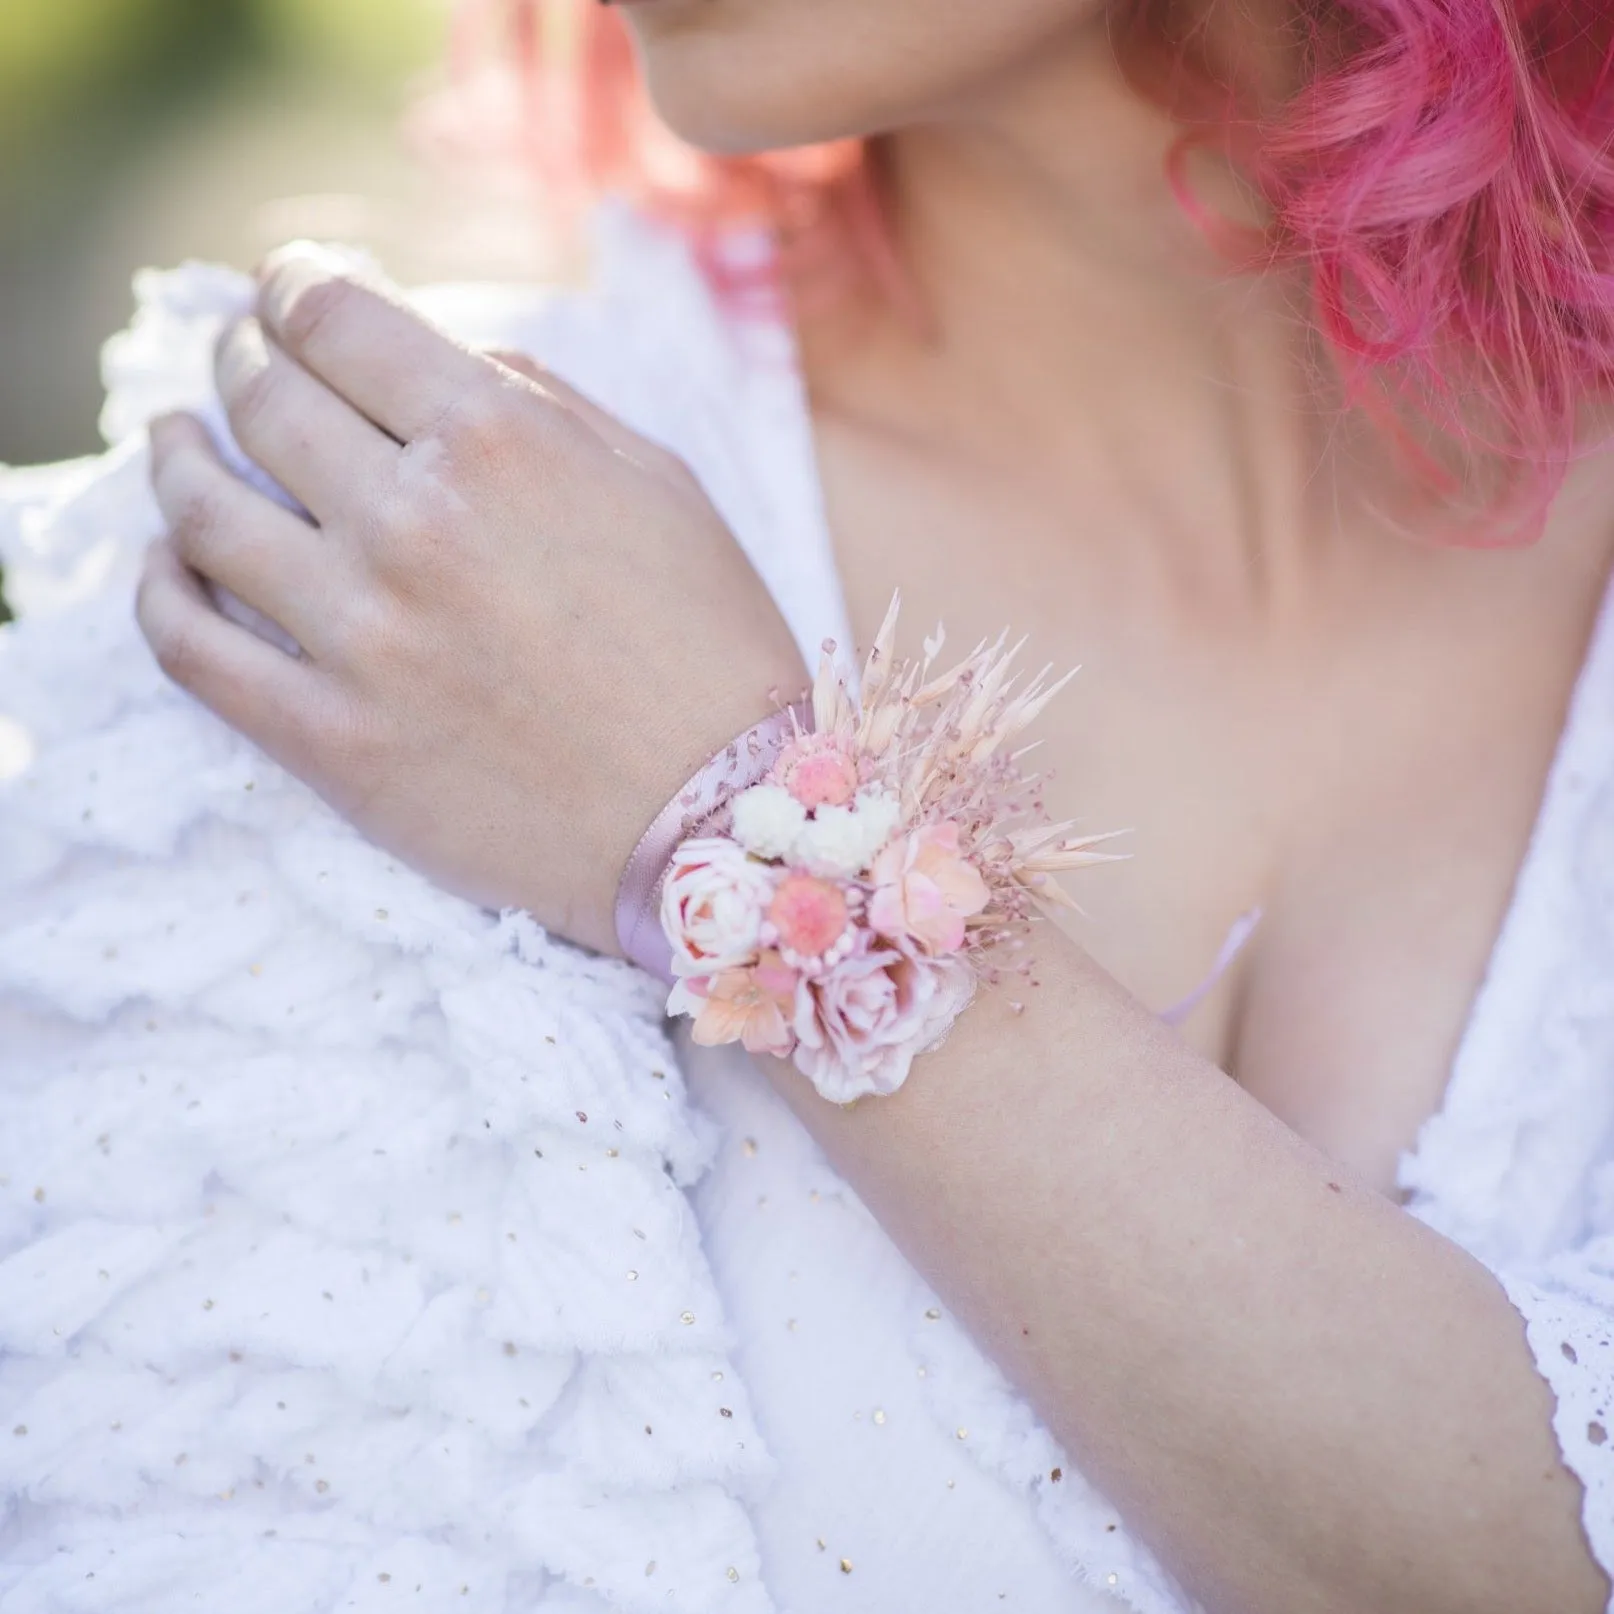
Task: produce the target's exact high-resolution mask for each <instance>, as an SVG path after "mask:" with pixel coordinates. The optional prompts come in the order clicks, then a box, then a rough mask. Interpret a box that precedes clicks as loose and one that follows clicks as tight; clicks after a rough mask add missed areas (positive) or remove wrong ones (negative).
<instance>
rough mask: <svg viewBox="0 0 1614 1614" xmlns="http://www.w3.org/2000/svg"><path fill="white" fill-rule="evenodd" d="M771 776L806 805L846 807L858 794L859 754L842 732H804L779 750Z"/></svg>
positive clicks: (775, 782) (772, 779)
mask: <svg viewBox="0 0 1614 1614" xmlns="http://www.w3.org/2000/svg"><path fill="white" fill-rule="evenodd" d="M768 778H769V780H770V782H771V783H773V784H776V785H783V786H784V788H785V789H786V790H788V791H789V792H790V794H791V795H792V796H794V797H795V798H796V800H797V801H799V802H800V803H801V804H802V806H803V807H807V808H812V807H844V806H845V805H846V804H847V802H849V801H850V800H851V799H852V797H853V796H855V795H856V794H857V758H856V757H854V756H853V755H852V746H851V742H850V741H849V740H847V739H844V738H843V737H842V736H841V735H839V734H803V735H801V736H799V737H798V738H797V739H794V740H792V741H791V742H790V744H789V745H787V746H786V747H785V748H784V750H783V751H781V752H780V753H779V760H778V761H777V762H775V763H774V765H773V770H772V772H770V773H769V775H768Z"/></svg>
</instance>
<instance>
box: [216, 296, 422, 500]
mask: <svg viewBox="0 0 1614 1614" xmlns="http://www.w3.org/2000/svg"><path fill="white" fill-rule="evenodd" d="M214 369H215V371H216V373H217V378H218V388H219V397H220V398H221V400H222V401H223V403H224V409H225V413H226V414H227V415H228V416H229V418H230V430H231V432H232V433H233V434H234V437H235V440H236V442H237V443H238V444H240V446H241V450H242V452H243V453H245V454H246V455H247V456H248V458H250V459H252V460H255V461H256V462H257V463H258V464H259V465H261V466H262V467H263V469H264V470H266V471H267V472H268V473H269V474H270V476H272V477H273V478H274V479H275V480H276V481H277V482H278V483H280V485H281V486H282V487H283V488H285V489H286V491H287V492H288V493H290V494H292V496H293V497H294V498H296V499H298V500H300V501H301V502H302V504H303V505H305V506H306V507H307V508H308V509H309V510H311V511H312V512H313V513H314V518H315V520H317V521H319V522H320V523H321V524H322V525H324V524H326V523H328V522H330V521H332V520H333V519H335V518H337V517H338V516H340V515H341V514H343V513H344V512H346V511H349V510H352V509H353V508H354V507H355V506H356V505H360V504H362V503H363V502H364V501H365V500H366V498H367V497H373V495H374V492H375V490H376V489H377V488H379V487H381V486H383V485H384V484H385V482H386V480H387V479H389V478H390V477H391V476H392V474H393V472H394V470H395V467H396V461H397V453H398V450H397V445H396V444H395V443H393V442H392V441H390V440H389V439H388V438H387V437H386V436H385V434H383V433H382V432H380V431H378V430H377V429H376V428H375V426H373V425H372V424H371V423H370V422H369V421H368V420H367V419H365V417H364V416H363V415H362V414H360V413H359V411H358V410H356V409H355V408H353V406H352V405H351V404H349V403H348V402H347V401H346V400H345V399H343V398H340V397H338V396H337V394H336V393H334V392H332V391H331V389H330V388H329V387H327V386H326V385H325V384H324V382H322V381H320V380H319V379H318V377H316V376H314V375H311V374H310V373H309V372H308V371H307V370H305V369H304V368H303V367H302V365H300V364H298V363H297V362H296V360H295V359H293V358H291V357H290V356H289V355H288V354H287V353H286V352H285V351H284V350H283V349H281V348H280V347H279V346H277V345H276V344H275V343H274V342H272V341H269V340H267V339H266V338H265V335H264V332H263V328H262V326H260V325H259V323H258V322H257V320H255V319H243V320H237V321H236V322H235V323H234V324H232V325H230V326H228V327H226V329H225V331H224V333H223V335H222V337H221V338H220V340H219V346H218V350H217V353H216V355H215V362H214Z"/></svg>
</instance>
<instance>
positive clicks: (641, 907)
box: [616, 700, 812, 984]
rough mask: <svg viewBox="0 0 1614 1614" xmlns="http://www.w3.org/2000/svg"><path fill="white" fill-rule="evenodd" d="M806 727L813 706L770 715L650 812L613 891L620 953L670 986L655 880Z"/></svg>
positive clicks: (806, 704)
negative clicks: (652, 814) (653, 813)
mask: <svg viewBox="0 0 1614 1614" xmlns="http://www.w3.org/2000/svg"><path fill="white" fill-rule="evenodd" d="M811 728H812V703H811V702H810V701H807V700H800V701H797V702H796V703H795V704H794V705H793V706H786V707H784V708H783V709H782V710H780V711H777V712H773V713H770V714H769V715H768V716H767V717H765V718H763V720H762V721H761V722H760V723H757V724H754V725H753V726H752V727H751V728H748V729H747V730H746V731H745V733H744V734H741V735H739V736H738V737H737V738H735V739H733V740H731V741H730V742H729V743H728V744H727V745H726V746H724V748H723V749H722V750H721V751H719V752H718V753H717V755H716V756H714V757H713V758H712V759H711V760H710V761H709V762H707V763H706V765H705V766H704V767H703V768H702V769H701V770H700V772H699V773H697V774H696V775H695V776H694V778H693V779H691V780H690V781H689V783H688V784H686V785H685V786H684V788H683V789H682V790H680V791H679V792H678V794H677V795H676V796H674V797H673V799H672V800H671V801H669V802H668V803H667V805H666V806H665V807H663V808H662V809H661V811H660V812H659V813H657V814H656V817H655V821H654V822H653V823H652V824H651V826H650V828H649V829H647V830H646V831H645V832H644V834H643V835H641V836H640V837H639V844H638V845H637V846H635V847H634V849H633V855H632V856H631V857H630V858H629V859H628V866H627V867H626V868H625V869H624V870H623V871H622V881H621V884H619V885H618V886H617V889H616V939H617V943H618V945H619V946H620V947H621V949H622V956H623V957H624V958H626V959H630V960H631V961H632V962H633V963H635V964H637V965H638V966H639V967H640V968H641V969H644V970H648V971H649V972H650V973H651V974H652V975H654V976H656V977H658V978H659V979H660V980H663V981H666V982H667V983H669V984H671V982H672V980H673V978H674V977H673V971H672V947H671V945H670V944H669V943H668V941H667V938H666V936H665V935H664V934H663V932H662V928H661V884H662V881H663V879H664V878H665V876H666V873H667V865H668V864H669V863H671V862H672V855H673V853H674V852H676V851H677V850H678V847H679V845H680V844H681V843H682V842H684V841H687V840H690V839H692V838H693V837H695V836H698V835H704V834H709V833H711V832H712V831H714V830H715V829H717V828H718V827H720V822H721V820H722V819H723V817H724V815H725V814H726V813H727V812H728V806H729V803H730V802H731V801H732V800H733V799H734V797H735V796H737V795H738V794H739V793H740V792H741V791H742V790H747V789H749V788H750V787H751V786H752V785H754V784H758V783H760V782H761V780H762V777H763V775H764V774H766V773H767V771H768V770H769V768H771V767H772V766H773V764H774V762H775V760H776V759H777V758H778V756H779V753H780V752H781V751H783V750H784V748H785V747H786V746H787V745H789V744H790V742H791V741H792V740H793V739H794V738H795V737H796V735H797V734H798V733H803V734H805V733H806V732H808V730H810V729H811Z"/></svg>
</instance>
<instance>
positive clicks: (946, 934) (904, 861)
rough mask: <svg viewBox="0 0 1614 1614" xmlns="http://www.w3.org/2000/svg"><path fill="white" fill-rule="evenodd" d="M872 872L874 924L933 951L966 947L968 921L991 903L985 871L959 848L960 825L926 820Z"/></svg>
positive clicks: (881, 930) (888, 849) (903, 940)
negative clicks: (931, 822) (984, 878)
mask: <svg viewBox="0 0 1614 1614" xmlns="http://www.w3.org/2000/svg"><path fill="white" fill-rule="evenodd" d="M870 872H871V877H872V879H873V881H874V885H875V891H874V895H873V896H872V897H871V898H870V899H869V925H870V926H871V928H872V929H874V930H875V931H877V932H878V933H879V934H880V935H882V936H885V937H886V938H888V939H889V940H891V941H894V942H896V943H897V944H898V945H899V946H900V945H905V944H907V943H910V942H911V943H913V944H915V945H917V947H918V948H919V950H920V951H922V952H925V953H930V954H933V955H934V954H938V953H956V952H957V951H958V950H959V948H960V947H962V946H963V945H964V933H965V924H964V921H965V920H966V919H969V918H972V917H973V916H974V915H975V914H978V913H980V912H981V910H982V909H983V908H985V907H986V905H987V903H988V902H990V901H991V893H990V892H989V891H988V890H987V888H986V881H985V880H983V879H982V878H981V873H980V870H979V869H977V868H976V867H975V865H974V864H973V863H971V862H970V861H969V859H968V858H967V857H965V856H964V855H963V853H962V852H960V851H959V849H958V825H957V824H951V823H941V824H925V825H924V826H922V827H921V828H919V829H916V830H914V831H913V833H912V834H909V835H904V836H901V837H900V838H899V839H897V840H894V841H892V842H891V844H890V845H889V846H887V847H886V848H885V850H884V851H883V852H881V853H880V855H879V856H878V857H877V858H876V859H875V860H874V867H873V869H872V870H871V871H870Z"/></svg>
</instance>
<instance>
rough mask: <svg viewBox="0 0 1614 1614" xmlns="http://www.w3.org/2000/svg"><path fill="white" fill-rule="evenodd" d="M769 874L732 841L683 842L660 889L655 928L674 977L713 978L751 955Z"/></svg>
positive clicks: (769, 891) (769, 894)
mask: <svg viewBox="0 0 1614 1614" xmlns="http://www.w3.org/2000/svg"><path fill="white" fill-rule="evenodd" d="M774 880H775V874H774V872H773V871H771V870H770V869H769V867H768V865H766V864H764V863H758V862H757V861H756V860H755V859H754V858H750V857H748V856H746V853H745V851H744V849H743V848H742V847H740V846H737V845H736V844H735V843H734V842H733V841H731V840H727V839H724V838H721V837H717V836H712V837H708V838H705V839H701V840H692V841H685V842H684V843H683V845H682V846H680V847H679V848H678V850H677V852H676V853H674V855H673V860H672V864H671V866H670V867H669V868H668V870H667V878H666V882H665V884H664V885H663V886H662V888H661V928H662V929H663V930H664V931H665V932H666V935H667V940H668V941H669V943H670V944H671V946H672V963H673V970H674V972H675V973H676V974H678V975H714V974H716V973H717V971H719V970H722V969H729V968H732V967H734V966H736V965H741V964H749V963H751V962H752V960H753V959H754V958H755V957H756V952H757V946H758V942H759V940H760V936H761V931H762V919H763V915H764V913H765V912H766V911H767V907H768V904H769V902H771V901H772V900H773V887H774Z"/></svg>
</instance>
